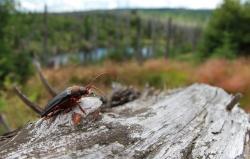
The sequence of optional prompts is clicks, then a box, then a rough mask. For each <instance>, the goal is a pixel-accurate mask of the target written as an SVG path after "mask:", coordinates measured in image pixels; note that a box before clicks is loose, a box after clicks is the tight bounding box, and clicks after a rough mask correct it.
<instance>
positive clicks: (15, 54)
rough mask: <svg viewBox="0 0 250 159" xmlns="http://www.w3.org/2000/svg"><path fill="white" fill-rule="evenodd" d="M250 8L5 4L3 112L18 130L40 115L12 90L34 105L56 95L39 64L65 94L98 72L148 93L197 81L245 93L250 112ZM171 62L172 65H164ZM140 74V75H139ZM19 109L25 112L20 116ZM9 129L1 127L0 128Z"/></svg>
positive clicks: (229, 3)
mask: <svg viewBox="0 0 250 159" xmlns="http://www.w3.org/2000/svg"><path fill="white" fill-rule="evenodd" d="M249 13H250V5H249V2H248V1H247V2H245V3H240V2H239V1H235V0H225V1H224V3H223V4H222V5H221V6H220V7H218V8H217V9H216V10H187V9H154V10H151V9H149V10H146V9H133V10H109V11H105V10H100V11H89V12H72V13H48V12H47V11H46V7H45V11H44V12H43V13H28V12H19V11H17V10H16V9H15V4H13V3H11V1H9V0H4V1H2V3H0V20H1V23H0V37H1V38H0V68H1V69H0V81H1V83H0V87H1V91H0V111H1V114H2V115H4V116H6V118H7V122H8V124H9V125H10V127H11V128H16V127H19V126H21V125H23V124H24V123H26V122H27V121H28V120H33V119H35V118H36V116H35V114H33V113H32V112H31V111H30V110H28V109H27V108H26V107H25V106H24V104H23V103H22V102H21V101H20V100H18V98H17V97H16V96H15V94H14V93H13V91H12V88H13V84H14V83H15V84H17V85H19V86H20V87H21V88H22V90H24V92H25V93H26V94H27V95H28V97H29V98H31V99H32V101H35V102H36V103H39V104H41V105H45V104H46V102H47V101H48V99H49V98H50V97H49V95H48V94H47V93H46V92H45V90H44V89H43V88H42V86H41V84H40V83H39V82H38V81H39V79H38V78H37V77H36V75H35V71H34V66H33V64H32V60H33V59H34V58H35V59H38V60H39V61H40V62H41V63H42V66H43V68H44V70H43V71H44V72H45V75H46V77H47V78H48V79H49V81H50V82H51V83H52V85H54V86H55V87H56V88H57V89H58V90H63V89H64V88H66V87H67V86H70V85H73V84H80V85H83V84H86V83H88V81H90V80H91V78H93V77H94V76H95V75H96V74H98V73H102V72H105V71H107V72H112V75H111V76H110V77H105V78H104V79H100V81H99V82H97V86H98V87H100V88H102V89H103V90H108V88H109V87H110V84H111V82H112V81H117V82H120V83H123V84H126V85H130V84H132V85H134V86H137V87H139V88H143V87H144V86H145V85H147V84H149V85H150V86H153V87H156V88H158V89H168V88H178V87H183V86H187V85H189V84H191V83H194V82H205V83H208V84H211V85H215V86H219V87H222V88H224V89H225V90H227V91H229V92H230V93H236V92H242V93H243V94H244V98H243V99H242V101H241V103H242V105H243V106H244V108H245V109H246V110H248V111H249V107H250V100H249V99H250V83H249V81H250V62H249V60H248V59H249V57H248V56H249V53H250V47H249V46H250V14H249ZM163 59H164V60H163ZM131 70H133V71H131ZM17 110H18V111H17ZM0 129H1V127H0Z"/></svg>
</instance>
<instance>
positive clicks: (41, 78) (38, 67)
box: [34, 60, 57, 97]
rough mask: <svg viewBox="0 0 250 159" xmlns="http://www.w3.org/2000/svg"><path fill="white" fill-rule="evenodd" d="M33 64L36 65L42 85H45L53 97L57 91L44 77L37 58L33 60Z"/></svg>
mask: <svg viewBox="0 0 250 159" xmlns="http://www.w3.org/2000/svg"><path fill="white" fill-rule="evenodd" d="M34 64H35V66H36V70H37V72H38V74H39V78H40V80H41V81H42V83H43V85H44V86H45V88H46V89H47V91H48V92H49V93H50V94H51V95H52V96H53V97H54V96H56V95H57V92H56V91H55V89H53V88H52V87H51V86H50V84H49V82H48V81H47V80H46V78H45V77H44V75H43V74H42V71H41V67H40V63H39V62H38V61H37V60H34Z"/></svg>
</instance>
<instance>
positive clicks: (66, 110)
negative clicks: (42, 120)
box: [63, 108, 72, 114]
mask: <svg viewBox="0 0 250 159" xmlns="http://www.w3.org/2000/svg"><path fill="white" fill-rule="evenodd" d="M71 110H72V108H67V109H65V110H64V111H63V112H64V114H67V113H68V112H70V111H71Z"/></svg>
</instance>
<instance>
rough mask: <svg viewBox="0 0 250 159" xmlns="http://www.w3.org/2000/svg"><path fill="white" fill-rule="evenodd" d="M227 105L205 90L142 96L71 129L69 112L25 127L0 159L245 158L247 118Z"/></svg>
mask: <svg viewBox="0 0 250 159" xmlns="http://www.w3.org/2000/svg"><path fill="white" fill-rule="evenodd" d="M232 99H233V96H232V95H229V94H228V93H226V92H225V91H224V90H222V89H220V88H216V87H211V86H208V85H204V84H195V85H192V86H190V87H187V88H183V89H178V90H175V91H171V92H160V93H157V94H156V93H153V94H151V93H150V94H149V93H147V92H143V94H142V95H141V96H140V98H138V99H136V100H135V101H132V102H129V103H126V104H124V105H121V106H118V107H114V108H112V109H111V111H110V112H105V113H103V114H101V116H100V118H99V120H97V121H94V120H91V115H89V116H88V117H86V118H85V120H83V121H82V122H81V124H80V125H78V126H74V125H72V122H71V116H72V113H73V112H69V113H67V114H60V115H58V116H57V118H56V119H55V120H54V121H52V120H42V119H40V120H38V121H36V122H34V123H30V124H28V125H27V126H25V127H24V128H23V129H22V130H20V131H19V132H18V133H17V135H15V136H14V137H13V138H11V139H8V140H4V141H0V156H1V157H3V158H15V157H20V156H21V157H22V158H31V157H34V158H136V159H138V158H171V159H172V158H181V159H182V158H185V159H189V158H220V159H234V158H237V159H238V158H249V156H250V142H249V132H250V123H249V120H250V118H249V115H248V114H246V113H245V112H244V111H243V110H242V109H241V108H239V107H238V104H237V105H236V106H234V107H233V109H232V110H231V111H227V110H226V106H227V105H228V103H230V102H231V100H232ZM82 100H84V99H82ZM81 104H82V105H84V102H82V103H81ZM97 105H98V104H97ZM76 109H77V108H76ZM73 111H76V110H73ZM89 113H91V112H89Z"/></svg>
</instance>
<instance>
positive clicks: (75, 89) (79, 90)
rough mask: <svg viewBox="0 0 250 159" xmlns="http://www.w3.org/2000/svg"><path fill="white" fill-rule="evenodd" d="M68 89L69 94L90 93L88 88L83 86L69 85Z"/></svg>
mask: <svg viewBox="0 0 250 159" xmlns="http://www.w3.org/2000/svg"><path fill="white" fill-rule="evenodd" d="M66 90H67V93H68V94H69V95H77V94H79V95H86V94H88V93H89V91H88V89H87V88H85V87H82V86H72V87H68V88H67V89H66Z"/></svg>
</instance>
